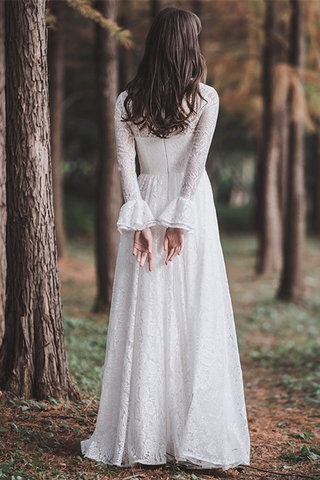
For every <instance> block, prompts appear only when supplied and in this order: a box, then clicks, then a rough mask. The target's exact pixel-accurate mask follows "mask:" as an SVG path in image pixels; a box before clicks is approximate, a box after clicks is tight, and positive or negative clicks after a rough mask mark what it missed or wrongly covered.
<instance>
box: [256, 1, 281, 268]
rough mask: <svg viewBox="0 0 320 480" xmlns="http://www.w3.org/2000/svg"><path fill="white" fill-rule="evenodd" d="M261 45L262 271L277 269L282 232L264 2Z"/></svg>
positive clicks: (271, 15) (271, 20)
mask: <svg viewBox="0 0 320 480" xmlns="http://www.w3.org/2000/svg"><path fill="white" fill-rule="evenodd" d="M265 6H266V15H265V46H264V51H263V78H262V87H263V89H262V90H263V101H264V112H263V121H262V148H261V149H260V155H261V160H260V162H261V163H260V171H259V173H260V175H261V180H260V186H261V196H260V198H259V199H260V201H261V208H260V212H261V222H260V223H259V255H258V259H257V260H258V261H257V264H256V271H257V273H260V274H266V273H270V272H273V271H278V270H280V268H281V264H282V251H281V242H282V231H281V215H280V199H279V188H278V169H279V167H278V165H279V156H280V141H279V134H278V121H277V117H278V116H279V112H278V111H277V110H276V108H275V88H276V87H275V78H274V69H275V65H276V60H277V59H276V56H277V49H276V47H277V44H276V41H275V38H276V10H275V8H276V5H275V2H269V1H268V0H267V1H266V3H265Z"/></svg>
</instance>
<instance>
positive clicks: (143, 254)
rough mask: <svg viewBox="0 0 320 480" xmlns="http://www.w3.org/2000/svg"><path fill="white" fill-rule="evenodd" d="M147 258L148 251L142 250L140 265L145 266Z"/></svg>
mask: <svg viewBox="0 0 320 480" xmlns="http://www.w3.org/2000/svg"><path fill="white" fill-rule="evenodd" d="M146 258H147V252H142V254H141V261H140V267H143V265H144V262H145V260H146Z"/></svg>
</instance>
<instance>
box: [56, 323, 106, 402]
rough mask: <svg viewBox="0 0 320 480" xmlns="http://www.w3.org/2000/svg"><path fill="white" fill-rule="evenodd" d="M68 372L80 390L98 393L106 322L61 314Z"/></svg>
mask: <svg viewBox="0 0 320 480" xmlns="http://www.w3.org/2000/svg"><path fill="white" fill-rule="evenodd" d="M63 323H64V331H65V343H66V347H67V352H68V363H69V368H70V372H71V374H72V376H73V378H74V380H75V383H76V384H77V386H78V388H79V389H80V390H82V391H83V392H90V393H94V394H95V395H96V396H99V395H100V389H101V381H102V373H103V361H104V353H105V348H106V337H107V325H106V324H104V325H99V324H97V323H95V322H94V321H92V320H90V319H81V318H69V317H67V318H64V322H63Z"/></svg>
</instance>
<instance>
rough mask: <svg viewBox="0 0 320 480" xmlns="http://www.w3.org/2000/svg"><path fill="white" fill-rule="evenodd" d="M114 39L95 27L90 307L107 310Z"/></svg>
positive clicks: (114, 213)
mask: <svg viewBox="0 0 320 480" xmlns="http://www.w3.org/2000/svg"><path fill="white" fill-rule="evenodd" d="M96 8H97V9H98V10H99V11H100V12H101V13H102V14H103V15H104V16H105V17H107V18H111V19H115V2H114V0H98V1H96ZM117 52H118V47H117V41H116V39H115V37H114V36H112V35H110V33H109V32H108V31H107V30H106V29H104V28H102V27H100V26H99V25H97V26H96V55H97V57H96V69H97V106H98V122H99V129H100V155H99V161H98V165H97V175H96V179H97V212H96V235H95V239H96V243H95V255H96V272H97V296H96V301H95V305H94V307H93V310H94V311H95V312H105V311H106V312H108V311H109V309H110V305H111V297H112V287H113V279H114V270H115V261H116V255H117V251H118V245H119V232H118V231H117V228H116V222H117V218H118V214H119V209H120V207H121V188H120V178H119V172H118V168H117V156H116V143H115V134H114V107H115V100H116V97H117V94H118V74H117V69H118V58H117Z"/></svg>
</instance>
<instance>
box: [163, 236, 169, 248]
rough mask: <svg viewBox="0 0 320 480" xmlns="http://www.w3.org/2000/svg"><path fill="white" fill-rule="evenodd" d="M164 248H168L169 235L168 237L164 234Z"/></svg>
mask: <svg viewBox="0 0 320 480" xmlns="http://www.w3.org/2000/svg"><path fill="white" fill-rule="evenodd" d="M163 248H164V249H165V250H167V249H168V237H167V236H166V235H165V236H164V241H163Z"/></svg>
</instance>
